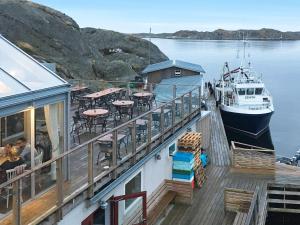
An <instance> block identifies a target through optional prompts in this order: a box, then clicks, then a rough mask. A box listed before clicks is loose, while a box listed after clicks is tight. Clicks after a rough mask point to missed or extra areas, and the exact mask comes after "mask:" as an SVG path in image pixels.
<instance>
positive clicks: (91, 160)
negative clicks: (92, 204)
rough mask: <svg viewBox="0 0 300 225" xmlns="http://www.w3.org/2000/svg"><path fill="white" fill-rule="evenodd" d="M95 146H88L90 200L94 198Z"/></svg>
mask: <svg viewBox="0 0 300 225" xmlns="http://www.w3.org/2000/svg"><path fill="white" fill-rule="evenodd" d="M93 149H94V145H93V143H89V144H88V184H89V188H88V198H92V197H93V196H94V169H93V166H94V154H93V153H94V152H93Z"/></svg>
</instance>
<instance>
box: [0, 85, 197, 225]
mask: <svg viewBox="0 0 300 225" xmlns="http://www.w3.org/2000/svg"><path fill="white" fill-rule="evenodd" d="M192 93H198V95H197V105H194V103H193V102H192V100H193V99H192V98H195V96H193V97H192ZM186 99H188V101H186ZM175 101H181V103H182V104H181V105H180V108H179V109H176V107H175V104H176V103H175ZM166 108H169V109H170V110H171V120H170V124H169V125H166V124H165V115H164V109H166ZM158 109H160V115H159V116H160V119H159V121H158V123H159V125H158V129H157V130H158V131H157V132H154V130H153V126H152V114H153V113H154V111H157V110H158ZM156 113H157V112H156ZM178 113H179V117H178V116H176V115H177V114H178ZM200 113H201V87H196V88H194V89H193V90H190V91H189V92H187V93H186V94H184V95H182V96H180V97H177V98H174V99H173V100H172V101H170V102H168V103H166V104H163V105H161V106H159V107H157V108H156V109H153V110H150V111H148V112H146V113H144V114H142V115H139V116H137V117H136V118H134V119H132V120H130V121H128V122H125V123H123V124H121V125H120V126H118V127H115V128H113V129H112V130H110V131H108V132H105V133H103V134H100V135H98V136H96V137H94V138H92V139H90V140H88V141H87V142H85V143H83V144H81V145H79V146H76V147H74V148H72V149H69V150H67V151H66V152H63V153H62V154H60V155H59V156H57V157H54V158H52V159H51V160H49V161H47V162H45V163H43V164H41V165H39V166H37V167H35V168H32V169H31V170H29V171H26V172H25V173H23V174H21V175H19V176H17V177H15V178H13V179H11V180H9V181H7V182H5V183H2V184H0V190H1V189H2V188H5V187H7V186H9V185H13V199H14V200H13V207H12V213H11V217H8V218H4V219H3V220H0V223H1V224H2V222H5V223H4V224H16V225H19V224H22V223H29V222H31V223H33V224H36V223H39V222H41V221H43V220H44V219H45V218H47V217H48V216H50V215H53V214H55V215H56V216H55V218H56V222H58V221H60V220H61V219H62V209H63V207H64V205H66V204H68V203H69V202H72V201H71V200H73V199H75V197H77V196H78V195H80V194H82V193H84V192H85V193H86V196H87V198H92V197H93V196H94V193H95V192H96V191H98V190H99V189H101V188H102V187H103V186H104V185H105V184H107V183H108V182H109V181H111V180H114V179H117V178H118V176H120V175H121V174H122V173H124V172H125V171H126V170H128V169H129V168H130V167H132V166H133V165H134V164H135V163H136V162H137V161H139V160H140V159H141V158H143V157H145V156H146V155H148V154H149V153H151V151H152V150H153V149H155V148H156V147H157V146H158V145H160V144H161V143H163V141H164V140H165V139H167V138H168V137H170V136H171V135H172V134H174V133H175V132H176V131H177V130H179V129H180V128H181V127H183V126H184V125H185V124H187V123H188V122H190V121H191V120H192V119H193V118H195V117H197V116H198V115H199V114H200ZM138 119H145V120H147V121H148V124H150V125H148V126H147V130H146V134H145V135H146V139H145V141H144V142H142V143H140V144H139V143H138V140H137V124H136V123H137V120H138ZM129 128H130V129H129ZM125 129H126V130H128V129H129V130H130V134H129V135H128V138H129V139H130V148H131V152H130V153H128V154H126V156H125V157H123V158H122V159H120V160H118V153H117V151H118V150H119V148H120V143H118V139H117V137H118V133H119V132H121V131H123V130H125ZM108 134H112V152H111V153H112V154H111V158H110V159H109V160H110V161H109V164H110V165H109V166H108V167H106V168H105V169H102V168H101V169H99V166H98V165H96V164H95V156H94V147H95V145H96V144H98V139H99V138H102V137H104V136H106V135H108ZM81 153H85V154H86V153H87V157H86V166H83V165H80V166H81V167H82V169H80V170H79V171H75V172H74V173H72V171H71V173H72V174H70V172H69V173H68V172H66V171H67V170H69V169H70V168H69V165H70V163H72V162H73V161H70V158H71V157H73V156H74V155H76V154H81ZM84 158H85V157H84ZM51 164H52V165H53V164H55V165H56V180H55V183H54V186H51V189H48V190H45V191H44V192H43V195H44V194H46V193H48V192H49V191H53V189H54V188H55V193H56V194H55V195H54V198H56V201H55V202H56V203H55V204H54V205H53V206H52V205H49V207H48V208H47V210H46V211H44V212H43V211H41V210H40V211H37V212H36V213H37V215H34V212H30V214H31V216H33V215H34V218H30V220H29V221H23V222H21V220H24V219H23V218H24V213H22V209H23V208H24V207H26V204H27V203H26V202H25V203H22V202H21V197H22V196H21V193H20V191H19V190H20V189H21V186H20V184H21V182H22V180H23V179H26V178H28V177H31V175H32V174H34V173H39V171H41V170H42V169H43V168H47V167H49V166H51ZM41 196H42V195H37V196H36V197H35V198H34V199H31V201H28V203H30V204H32V202H34V201H37V200H38V199H39V198H40V197H41ZM84 196H85V195H84ZM49 204H50V203H49ZM69 210H70V209H69ZM64 213H65V211H64ZM25 217H26V215H25Z"/></svg>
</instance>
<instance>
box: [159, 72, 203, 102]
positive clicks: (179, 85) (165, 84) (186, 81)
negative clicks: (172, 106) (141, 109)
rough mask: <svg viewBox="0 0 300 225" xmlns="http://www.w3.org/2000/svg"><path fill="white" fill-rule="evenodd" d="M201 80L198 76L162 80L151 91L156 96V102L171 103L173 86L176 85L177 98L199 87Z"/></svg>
mask: <svg viewBox="0 0 300 225" xmlns="http://www.w3.org/2000/svg"><path fill="white" fill-rule="evenodd" d="M202 79H203V77H202V76H199V75H195V76H184V77H174V78H168V79H163V80H162V81H161V82H160V83H159V84H157V85H156V86H155V88H154V90H153V91H154V93H155V94H156V101H157V102H168V101H171V100H172V99H173V85H176V97H179V96H181V95H183V94H185V93H187V92H189V91H190V90H193V89H195V88H196V87H197V86H200V85H201V84H202ZM191 84H192V85H191Z"/></svg>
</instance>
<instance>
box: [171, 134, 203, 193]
mask: <svg viewBox="0 0 300 225" xmlns="http://www.w3.org/2000/svg"><path fill="white" fill-rule="evenodd" d="M201 143H202V135H201V133H197V132H188V133H186V134H185V135H184V136H182V137H181V138H180V139H179V140H178V143H177V146H178V151H179V152H182V153H186V154H190V155H192V157H193V159H194V166H193V172H194V182H195V184H196V186H197V187H202V185H203V183H204V181H205V179H206V177H205V173H204V168H203V166H202V164H201Z"/></svg>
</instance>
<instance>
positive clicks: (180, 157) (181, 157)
mask: <svg viewBox="0 0 300 225" xmlns="http://www.w3.org/2000/svg"><path fill="white" fill-rule="evenodd" d="M192 160H194V154H193V153H190V152H180V151H177V152H176V153H175V154H174V156H173V161H184V162H190V161H192Z"/></svg>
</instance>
